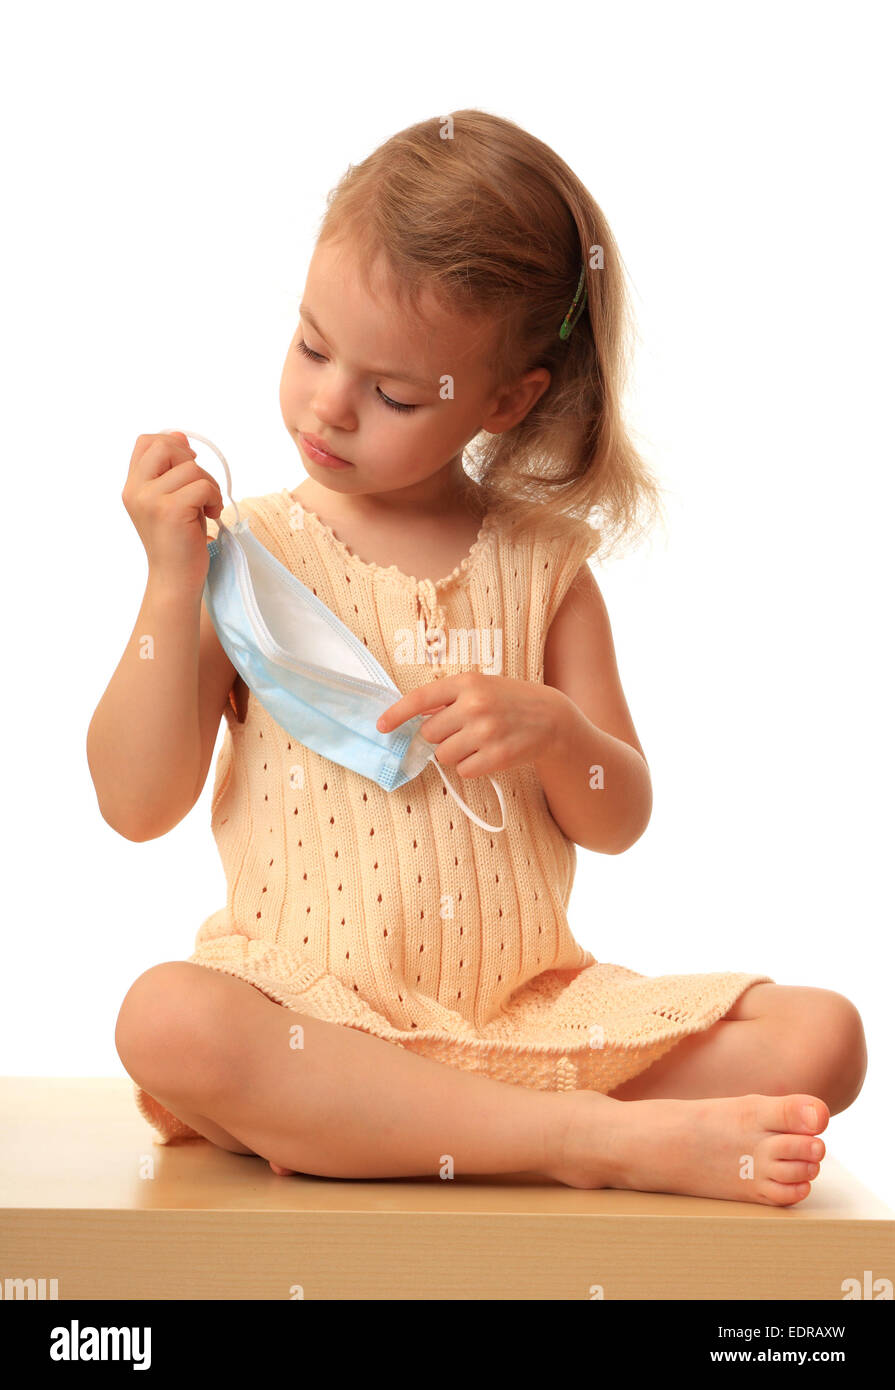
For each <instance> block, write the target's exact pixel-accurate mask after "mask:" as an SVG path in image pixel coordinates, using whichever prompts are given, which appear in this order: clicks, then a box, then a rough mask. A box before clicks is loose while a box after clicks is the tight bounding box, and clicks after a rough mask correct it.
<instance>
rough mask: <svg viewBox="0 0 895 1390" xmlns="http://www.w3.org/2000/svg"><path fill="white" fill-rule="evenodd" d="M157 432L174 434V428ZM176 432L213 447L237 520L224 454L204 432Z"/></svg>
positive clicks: (237, 511)
mask: <svg viewBox="0 0 895 1390" xmlns="http://www.w3.org/2000/svg"><path fill="white" fill-rule="evenodd" d="M159 433H160V434H174V430H160V431H159ZM177 433H178V434H185V435H186V437H187V439H198V441H199V443H200V444H207V445H208V447H209V449H213V450H214V452H215V453H216V454H217V456H218V458H219V459H220V461H221V463H222V464H223V465H224V472H225V474H226V475H227V496H228V497H229V498H230V501H231V502H233V506H234V507H235V508H236V520H237V521H239V507H238V506H237V505H236V502H235V501H234V498H233V483H232V482H231V480H230V469H229V468H228V466H227V460H226V459H225V458H224V455H223V454H222V453H221V451H220V449H219V448H218V446H217V445H216V444H212V442H211V440H210V439H206V438H205V435H204V434H196V433H195V431H194V430H178V431H177ZM210 519H211V520H212V521H214V517H211V518H210Z"/></svg>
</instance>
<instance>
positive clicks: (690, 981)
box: [88, 110, 866, 1205]
mask: <svg viewBox="0 0 895 1390" xmlns="http://www.w3.org/2000/svg"><path fill="white" fill-rule="evenodd" d="M300 314H301V317H300V321H299V325H298V328H297V331H296V333H295V336H294V340H293V342H292V343H291V344H290V347H289V352H288V356H287V360H286V364H285V368H284V370H283V375H282V382H281V387H280V404H281V409H282V414H283V419H284V421H285V424H286V428H287V429H288V431H289V434H290V437H291V438H292V440H293V441H294V443H295V445H296V447H297V448H298V450H299V454H300V456H301V459H302V461H303V463H304V465H305V468H306V470H307V473H308V477H307V479H306V480H305V481H304V482H302V483H301V484H300V485H299V486H298V487H297V488H294V489H292V490H290V489H287V488H283V489H281V490H280V491H278V492H273V493H270V494H268V495H265V496H260V497H249V498H245V499H242V500H241V501H240V502H239V512H240V516H248V517H249V520H250V526H251V530H252V533H253V534H254V535H255V536H256V537H257V538H258V539H259V540H260V541H261V543H262V544H263V545H264V546H265V547H266V548H267V549H268V550H269V551H270V552H271V553H272V554H273V556H274V557H275V558H276V559H277V560H278V561H279V562H280V563H281V564H282V565H284V566H286V567H287V568H288V569H289V570H290V571H291V572H292V573H293V574H294V575H296V576H297V577H298V579H300V580H301V581H302V583H303V584H305V585H306V586H307V587H308V588H309V589H311V590H312V591H313V592H314V593H315V594H316V595H317V596H318V597H319V598H320V599H321V600H322V602H323V603H324V604H326V605H327V606H328V607H329V608H330V609H332V610H333V612H334V613H335V614H336V615H337V616H338V617H339V618H340V619H341V620H342V622H343V623H345V624H346V625H347V626H348V627H349V628H350V629H351V630H352V632H353V633H355V634H356V635H357V637H358V638H359V639H360V640H362V641H363V642H364V644H365V645H366V646H367V647H368V648H369V649H370V651H371V653H372V654H373V655H374V656H375V657H376V659H377V660H378V662H379V663H380V664H381V665H382V666H383V667H384V668H385V669H386V670H387V671H388V673H389V674H390V676H391V677H392V679H393V680H394V682H395V684H396V685H397V686H398V687H399V689H400V690H401V691H402V692H403V694H402V697H401V698H400V699H396V701H395V703H394V705H393V706H392V708H391V709H390V710H388V711H387V712H386V714H385V716H383V718H382V719H381V720H380V721H379V728H380V730H381V731H383V732H388V731H391V730H394V729H397V728H398V727H399V726H400V725H401V724H402V722H403V721H405V720H407V719H410V718H412V717H413V716H414V715H424V716H425V722H424V723H423V725H422V732H423V734H424V736H425V738H426V740H427V741H429V742H431V744H432V747H433V749H435V750H436V752H437V760H438V763H439V764H440V767H441V769H442V770H443V771H444V777H445V778H446V779H447V780H448V781H449V782H452V784H453V786H454V787H455V788H458V789H459V792H460V794H461V795H462V797H463V798H464V799H465V800H466V801H467V802H468V804H469V807H470V810H471V811H472V813H473V817H470V816H469V815H467V814H466V813H465V812H464V811H463V810H462V809H461V808H460V807H459V806H458V804H457V801H456V800H455V798H454V797H453V796H451V795H449V791H448V787H447V786H446V784H445V780H443V779H442V777H441V776H439V769H438V768H436V767H432V766H429V765H428V764H427V765H426V767H425V768H424V770H423V772H422V773H421V774H420V775H419V776H417V777H415V778H414V779H412V780H411V781H409V782H407V783H406V784H405V785H403V786H401V787H399V788H398V789H396V790H392V791H385V790H383V789H382V788H381V787H380V786H379V785H378V784H377V783H375V782H373V781H372V780H370V779H369V778H367V777H364V776H361V775H360V774H359V773H358V772H355V771H353V770H351V769H350V768H345V767H342V766H341V765H340V764H338V763H335V762H333V761H332V760H331V759H328V758H326V757H323V756H321V755H320V754H318V753H315V752H313V751H312V750H311V749H309V748H307V747H304V746H303V745H302V744H301V743H299V742H298V741H297V740H295V739H294V738H292V737H290V736H289V735H288V734H287V733H286V732H285V730H284V729H282V728H281V727H280V726H279V725H278V724H277V723H276V722H275V721H274V720H273V719H272V718H271V716H270V715H269V714H268V713H267V711H266V710H265V708H264V707H263V706H262V704H261V703H260V702H259V701H258V700H257V699H256V697H255V695H254V694H253V693H252V691H251V690H249V689H247V687H246V686H245V684H244V682H243V681H242V679H241V677H238V676H237V675H236V672H235V669H234V667H233V666H232V665H231V663H230V661H229V659H228V657H227V656H226V655H225V653H224V651H223V649H222V646H221V644H220V642H219V640H218V637H217V635H216V632H215V629H214V627H213V625H212V622H211V618H210V616H209V614H208V612H207V611H206V608H205V605H204V603H203V599H202V594H203V584H204V579H205V574H206V571H207V565H208V552H207V536H206V517H210V518H215V517H220V519H221V520H222V521H223V522H224V524H226V525H228V526H230V525H232V523H233V522H234V520H235V509H234V508H233V507H232V506H228V507H226V508H224V509H223V510H222V501H223V499H222V496H221V492H220V489H219V487H218V484H217V482H216V481H215V479H214V478H213V477H212V476H211V474H209V473H207V472H206V471H205V470H204V469H202V468H201V467H199V465H198V464H197V462H196V455H195V452H194V451H193V449H192V448H191V447H190V445H189V442H188V439H187V437H186V436H185V435H183V434H176V433H175V434H168V435H165V434H162V435H143V436H141V437H140V439H139V440H138V441H137V445H136V448H135V450H134V453H133V457H132V459H131V464H130V472H129V475H128V479H127V483H126V486H125V489H124V493H123V500H124V503H125V506H126V509H127V511H128V513H129V515H130V517H131V519H132V521H133V523H134V525H135V526H136V528H137V530H138V532H139V534H140V536H141V538H142V540H143V543H144V545H145V547H146V551H147V555H148V559H149V579H148V583H147V589H146V594H145V596H144V601H143V606H142V608H141V610H140V615H139V617H138V620H137V624H136V627H135V629H134V634H133V636H132V638H131V641H130V644H129V645H128V648H127V649H126V651H125V654H124V656H123V658H122V661H121V663H120V665H119V667H118V670H117V671H116V672H115V675H114V677H113V679H112V681H111V682H110V685H109V687H108V690H107V691H106V693H105V695H104V696H103V699H102V701H101V702H100V705H99V707H98V708H97V711H96V713H95V715H94V717H93V720H92V722H91V727H90V732H89V735H88V759H89V763H90V769H91V774H92V776H93V780H94V784H95V786H96V790H97V795H98V800H99V804H100V807H101V810H102V813H103V816H104V817H105V819H106V820H107V821H108V822H109V823H110V824H111V825H112V826H113V827H114V828H115V829H116V830H118V831H119V832H120V833H121V834H123V835H125V836H126V837H127V838H129V839H132V840H147V839H152V838H154V837H156V836H159V835H163V834H165V833H166V831H168V830H170V829H171V828H172V827H173V826H174V825H176V824H177V823H178V822H179V821H180V820H181V819H182V818H183V817H184V816H185V815H186V814H187V812H188V811H189V810H190V808H191V807H192V806H193V805H194V804H195V802H196V800H197V798H198V797H199V795H200V793H201V791H202V788H203V786H204V783H205V780H206V776H207V772H208V767H209V764H210V760H211V755H212V750H213V748H214V744H215V739H216V735H217V731H218V727H219V723H220V718H221V714H222V713H223V716H224V719H225V720H226V725H227V727H226V733H225V738H224V743H223V747H222V749H221V753H220V756H219V758H218V762H217V767H216V775H215V786H214V798H213V803H212V825H213V830H214V834H215V837H216V841H217V844H218V847H219V850H220V854H221V858H222V861H223V865H224V869H225V872H226V876H227V904H226V907H224V908H222V909H221V910H220V911H217V912H215V913H214V914H213V915H212V916H210V917H209V918H208V919H207V920H206V922H205V923H204V924H203V925H202V927H201V929H200V930H199V934H198V937H197V940H196V943H195V945H196V949H195V952H194V954H193V955H192V956H191V957H190V958H189V960H188V961H169V962H165V963H164V964H159V965H155V966H154V967H153V968H151V969H149V970H147V971H146V972H145V973H144V974H142V975H141V976H140V977H139V979H137V980H136V982H135V983H134V984H133V986H132V987H131V989H130V990H129V992H128V994H127V996H126V998H125V1000H124V1003H123V1005H122V1007H121V1012H120V1014H119V1018H118V1025H117V1029H116V1045H117V1048H118V1051H119V1054H120V1056H121V1059H122V1061H123V1063H124V1066H125V1067H126V1069H127V1071H128V1073H129V1074H130V1076H131V1077H132V1078H133V1080H134V1083H135V1093H136V1099H137V1103H138V1105H139V1107H140V1110H141V1112H142V1113H143V1114H144V1115H145V1116H146V1118H147V1119H148V1120H149V1121H150V1122H151V1123H152V1125H153V1126H154V1127H155V1128H156V1129H157V1130H158V1132H159V1135H160V1139H159V1140H157V1142H162V1143H170V1142H172V1141H176V1140H178V1139H182V1138H187V1137H197V1136H204V1137H205V1138H206V1139H208V1140H210V1141H211V1142H212V1143H215V1144H218V1145H220V1146H222V1147H224V1148H226V1149H230V1150H232V1151H234V1152H236V1153H241V1154H253V1155H260V1156H263V1157H264V1158H265V1159H266V1160H267V1161H268V1162H269V1163H270V1166H271V1168H273V1170H274V1172H276V1173H280V1174H287V1173H294V1172H301V1173H308V1174H319V1175H324V1176H332V1177H349V1178H384V1177H385V1178H387V1177H400V1176H404V1175H407V1176H417V1175H426V1174H429V1175H432V1176H433V1177H435V1176H444V1175H445V1173H446V1172H447V1173H453V1172H459V1173H469V1174H484V1173H503V1172H518V1171H530V1172H536V1173H540V1174H544V1175H547V1176H549V1177H552V1178H554V1179H555V1180H557V1181H559V1182H562V1183H567V1184H570V1185H573V1186H577V1187H628V1188H637V1189H641V1190H653V1191H664V1192H680V1193H692V1194H696V1195H704V1196H708V1197H720V1198H727V1199H731V1200H735V1201H753V1202H760V1203H764V1204H769V1205H792V1204H793V1203H796V1202H798V1201H800V1200H802V1199H803V1198H804V1197H805V1196H806V1195H807V1194H808V1192H809V1190H810V1183H811V1180H812V1179H813V1178H815V1177H816V1176H817V1174H818V1171H819V1167H820V1160H821V1158H822V1157H823V1155H824V1144H823V1141H822V1140H820V1139H819V1138H817V1135H818V1134H820V1133H821V1132H822V1131H823V1130H824V1129H825V1128H826V1126H827V1124H828V1121H829V1117H830V1115H831V1114H833V1113H836V1112H837V1111H841V1110H843V1109H844V1108H845V1107H846V1106H848V1105H850V1104H851V1102H852V1101H853V1100H854V1099H855V1097H856V1095H857V1094H858V1092H859V1090H860V1087H861V1084H862V1081H863V1076H864V1070H865V1065H866V1054H865V1049H864V1037H863V1030H862V1026H861V1020H860V1017H859V1015H858V1013H857V1011H856V1009H855V1008H854V1006H853V1005H852V1004H851V1003H850V1002H849V1001H848V1000H847V999H846V998H844V997H843V996H842V995H840V994H837V993H835V992H833V991H829V990H823V989H814V988H798V987H793V986H784V985H778V984H775V983H774V982H773V981H772V980H771V979H770V977H769V976H767V975H764V974H754V973H751V972H716V973H711V974H701V975H672V976H661V977H658V978H650V977H647V976H643V975H640V974H637V973H635V972H634V971H632V970H629V969H626V968H625V967H624V966H621V965H613V964H608V963H606V962H602V961H597V960H596V959H595V957H594V956H593V955H592V954H591V953H590V951H588V950H585V949H584V948H583V947H582V946H580V945H579V944H578V942H577V941H576V940H575V937H574V936H573V934H572V933H571V931H570V928H569V925H568V922H567V920H566V915H565V910H566V907H567V904H568V901H569V895H570V891H571V887H572V879H573V874H574V869H575V845H576V844H577V845H581V846H583V847H584V848H586V849H590V850H596V851H599V852H601V853H604V854H619V853H621V852H622V851H623V850H625V849H627V848H628V847H629V846H630V845H632V844H633V843H634V842H635V841H636V840H637V839H638V838H639V836H640V835H642V834H643V831H644V830H645V828H646V826H647V823H648V821H649V818H650V811H651V788H650V775H649V770H648V767H647V763H646V759H645V757H644V754H643V750H642V748H641V746H640V743H639V740H638V738H637V734H636V732H635V729H634V725H633V723H632V721H631V716H630V713H629V711H628V707H627V704H626V701H625V696H624V693H623V690H622V686H621V683H620V680H619V677H618V672H617V669H616V662H615V655H614V650H613V644H612V637H611V632H610V626H609V621H608V618H607V614H606V609H605V606H604V603H603V600H602V598H601V595H600V591H599V589H598V587H597V584H596V582H595V581H594V578H593V576H592V574H591V571H590V569H589V567H588V565H587V560H588V557H589V556H591V555H593V554H594V553H595V552H596V551H597V550H598V549H602V551H603V553H604V554H605V553H608V551H609V549H610V548H611V546H612V544H614V543H615V542H617V541H619V540H620V539H622V538H623V537H624V536H626V535H628V534H631V533H632V532H633V531H634V530H635V524H636V523H637V521H638V518H639V517H640V515H641V510H642V508H643V506H644V504H645V505H646V506H647V508H653V507H654V506H655V505H656V503H657V499H658V488H657V486H656V484H655V482H654V480H653V479H652V477H651V475H650V473H649V470H648V469H647V468H646V466H645V465H644V463H643V462H642V460H641V459H640V458H639V457H638V455H637V453H636V451H635V449H634V447H633V445H632V443H631V440H630V439H629V437H628V435H627V433H626V431H625V427H624V424H623V420H622V413H621V405H620V401H621V389H622V382H623V368H624V365H625V360H626V356H625V344H626V332H627V323H628V310H627V300H626V289H625V282H624V276H623V271H622V263H621V259H620V256H619V252H618V249H617V247H616V244H615V241H614V239H613V236H612V233H611V231H610V229H609V227H608V225H607V223H606V220H605V218H604V217H603V214H602V213H601V211H600V209H599V207H598V206H597V204H596V203H595V201H594V200H593V198H592V197H591V196H590V194H589V193H588V192H587V190H586V189H585V188H584V187H583V185H582V184H581V183H580V182H579V180H578V179H577V178H576V177H575V175H574V174H573V173H572V172H571V170H570V169H569V168H568V167H567V166H566V165H565V164H564V163H563V161H562V160H561V159H560V158H559V157H558V156H557V155H556V154H555V153H554V152H553V151H552V150H550V149H549V148H548V147H547V146H546V145H544V144H542V143H541V141H539V140H537V139H535V138H534V137H533V136H531V135H529V134H527V133H526V132H525V131H523V130H521V129H520V128H519V127H518V126H516V125H514V124H512V123H511V122H509V121H505V120H501V119H499V118H498V117H495V116H491V115H488V114H486V113H484V112H481V111H477V110H465V111H460V112H456V113H455V114H454V115H453V116H452V117H450V118H445V119H443V120H440V121H436V120H432V121H425V122H422V123H420V124H419V125H415V126H412V127H411V128H409V129H407V130H405V131H402V132H401V133H400V134H398V135H396V136H394V137H393V138H392V139H390V140H388V141H387V142H386V143H385V144H384V145H383V146H382V147H381V148H379V149H377V150H376V151H375V152H374V153H373V154H372V155H370V157H369V158H368V159H366V160H365V161H364V162H363V163H362V164H360V165H357V166H351V167H350V168H349V170H348V172H347V173H346V175H345V176H344V178H343V179H342V181H341V183H340V184H339V185H338V187H337V188H336V190H335V191H334V193H333V194H332V195H331V196H330V199H329V203H328V208H327V212H326V214H325V217H324V219H323V222H322V225H321V230H320V235H319V239H318V242H317V245H316V248H315V251H314V255H313V258H312V261H311V264H310V267H309V271H308V277H307V283H306V285H305V289H304V295H303V299H302V303H301V309H300ZM473 440H475V441H476V446H477V453H476V454H475V456H472V455H470V467H469V469H467V468H464V466H463V456H464V451H465V447H466V446H467V445H468V444H469V443H470V442H471V441H473ZM592 514H596V515H597V516H598V517H599V520H600V526H601V529H600V530H599V531H595V530H593V529H592V528H591V526H590V525H589V524H588V518H589V517H590V516H591V515H592ZM147 637H150V638H151V639H152V643H151V646H152V660H144V659H142V657H143V656H144V655H145V646H146V642H147ZM489 776H491V777H493V778H494V780H495V781H496V782H497V783H498V785H499V786H500V788H501V791H502V794H503V798H504V802H505V808H506V809H505V823H504V825H503V828H502V829H497V828H490V829H484V828H482V825H483V823H484V825H486V826H491V827H494V823H495V822H499V820H500V813H499V811H498V807H497V804H496V800H495V792H494V788H493V786H492V783H491V782H490V781H489Z"/></svg>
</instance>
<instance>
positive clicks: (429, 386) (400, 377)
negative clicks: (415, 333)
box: [298, 304, 435, 391]
mask: <svg viewBox="0 0 895 1390" xmlns="http://www.w3.org/2000/svg"><path fill="white" fill-rule="evenodd" d="M298 312H299V313H300V314H301V316H302V318H304V319H307V321H308V323H309V324H310V325H311V327H312V328H315V329H316V330H317V332H318V333H319V334H320V336H321V338H326V334H325V333H324V331H323V329H322V328H321V327H320V324H319V323H318V322H317V320H316V319H315V318H314V315H313V314H312V313H311V311H310V310H309V309H306V308H305V306H304V304H299V306H298ZM367 370H368V371H369V372H370V374H371V375H373V376H384V377H388V378H389V379H390V380H391V381H409V382H410V383H411V384H412V385H413V386H419V387H420V389H421V390H423V391H434V390H435V386H434V384H433V383H432V382H431V381H425V380H424V379H423V378H422V377H419V376H413V375H412V374H411V373H410V372H405V371H398V370H396V369H394V368H391V367H369V368H368V369H367Z"/></svg>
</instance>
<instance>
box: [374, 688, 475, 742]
mask: <svg viewBox="0 0 895 1390" xmlns="http://www.w3.org/2000/svg"><path fill="white" fill-rule="evenodd" d="M445 695H447V696H448V697H449V700H448V702H446V701H445V698H444V697H445ZM455 697H456V691H455V690H454V689H453V688H452V682H451V680H450V679H447V680H435V681H430V682H429V683H428V684H427V685H421V686H419V687H418V688H417V689H416V690H411V691H409V693H408V694H407V695H402V697H401V699H400V700H396V701H395V703H394V704H393V705H389V707H388V709H387V710H383V712H382V714H380V716H379V718H378V719H377V720H376V727H377V729H378V730H379V732H380V733H382V734H387V733H388V732H389V731H390V730H391V729H395V728H397V726H398V725H399V724H403V723H404V722H405V720H407V719H412V718H413V717H414V715H415V714H431V713H432V712H433V711H434V710H436V709H442V708H443V707H444V705H445V703H449V702H450V700H452V699H454V698H455Z"/></svg>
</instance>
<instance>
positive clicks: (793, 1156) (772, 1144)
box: [764, 1134, 827, 1163]
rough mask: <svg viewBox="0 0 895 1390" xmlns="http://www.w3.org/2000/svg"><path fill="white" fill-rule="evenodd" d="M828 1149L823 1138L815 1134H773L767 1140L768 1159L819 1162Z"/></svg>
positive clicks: (765, 1150)
mask: <svg viewBox="0 0 895 1390" xmlns="http://www.w3.org/2000/svg"><path fill="white" fill-rule="evenodd" d="M826 1151H827V1146H826V1144H825V1143H824V1141H823V1140H822V1139H815V1137H814V1135H813V1134H771V1135H769V1137H768V1138H767V1140H766V1141H765V1149H764V1152H765V1156H766V1157H767V1158H768V1159H786V1160H791V1161H794V1162H799V1163H819V1162H820V1160H821V1159H822V1158H823V1157H824V1154H825V1153H826Z"/></svg>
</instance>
